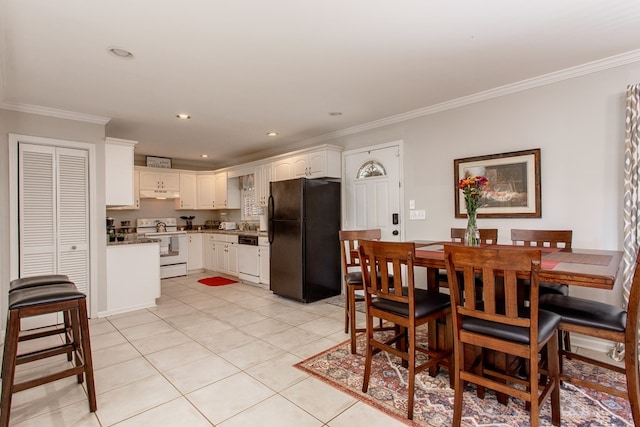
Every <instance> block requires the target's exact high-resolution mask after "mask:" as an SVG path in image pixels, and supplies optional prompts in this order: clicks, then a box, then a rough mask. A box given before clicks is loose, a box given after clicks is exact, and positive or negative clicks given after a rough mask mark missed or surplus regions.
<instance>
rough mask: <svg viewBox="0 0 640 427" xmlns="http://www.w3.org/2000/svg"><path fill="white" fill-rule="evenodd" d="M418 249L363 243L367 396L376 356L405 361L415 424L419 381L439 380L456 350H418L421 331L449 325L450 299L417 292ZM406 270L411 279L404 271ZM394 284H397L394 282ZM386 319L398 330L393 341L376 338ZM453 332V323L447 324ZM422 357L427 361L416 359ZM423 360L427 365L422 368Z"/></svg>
mask: <svg viewBox="0 0 640 427" xmlns="http://www.w3.org/2000/svg"><path fill="white" fill-rule="evenodd" d="M414 259H415V245H414V244H413V243H401V242H378V241H372V240H362V241H360V262H361V263H362V278H363V283H364V291H365V302H366V316H367V328H366V330H367V351H366V360H365V370H364V380H363V383H362V391H363V392H364V393H366V392H367V390H368V387H369V377H370V375H371V363H372V359H373V355H374V354H375V353H378V352H379V351H385V352H387V353H390V354H392V355H395V356H397V357H399V358H401V359H402V360H403V365H406V366H407V368H408V370H409V374H408V377H409V381H408V382H409V383H408V412H407V418H409V419H413V404H414V390H415V376H416V374H417V373H419V372H422V371H424V370H425V369H432V368H433V371H434V374H435V373H437V368H438V367H439V365H440V364H444V363H446V362H448V365H449V369H451V359H452V357H451V350H450V349H448V348H443V349H435V348H425V347H423V346H418V345H417V342H416V328H417V327H419V326H421V325H425V324H427V323H429V322H432V324H435V321H436V320H437V319H441V318H448V319H449V320H450V317H451V316H450V313H451V301H450V299H449V296H448V295H446V294H442V293H440V292H431V291H428V290H426V289H416V287H415V283H414V271H413V268H414V267H413V263H414ZM403 267H406V276H405V277H403V274H402V269H403ZM390 278H393V280H390ZM374 318H379V319H384V320H386V321H387V322H389V323H393V324H394V325H395V326H396V327H395V329H394V332H393V333H391V334H390V336H383V335H381V334H380V333H379V332H377V333H374V332H375V331H374V328H373V319H374ZM447 325H448V326H449V327H450V325H451V323H450V321H448V322H447ZM417 353H422V354H423V355H425V356H426V358H425V359H421V358H419V357H417V356H416V355H417ZM420 360H422V362H420Z"/></svg>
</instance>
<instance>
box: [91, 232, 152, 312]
mask: <svg viewBox="0 0 640 427" xmlns="http://www.w3.org/2000/svg"><path fill="white" fill-rule="evenodd" d="M156 298H160V244H159V243H143V244H124V245H112V246H107V312H106V313H101V316H109V315H112V314H117V313H125V312H127V311H133V310H140V309H141V308H146V307H153V306H154V305H156Z"/></svg>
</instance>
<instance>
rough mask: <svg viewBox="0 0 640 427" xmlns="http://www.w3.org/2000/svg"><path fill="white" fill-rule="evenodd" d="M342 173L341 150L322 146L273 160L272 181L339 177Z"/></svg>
mask: <svg viewBox="0 0 640 427" xmlns="http://www.w3.org/2000/svg"><path fill="white" fill-rule="evenodd" d="M341 175H342V150H341V148H340V147H334V146H330V145H327V146H324V147H322V148H319V149H315V150H310V151H304V152H299V153H297V154H295V155H292V156H290V157H285V158H282V159H278V160H275V161H274V162H273V176H272V181H283V180H286V179H293V178H340V177H341Z"/></svg>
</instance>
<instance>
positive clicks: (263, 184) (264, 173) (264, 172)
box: [253, 163, 272, 207]
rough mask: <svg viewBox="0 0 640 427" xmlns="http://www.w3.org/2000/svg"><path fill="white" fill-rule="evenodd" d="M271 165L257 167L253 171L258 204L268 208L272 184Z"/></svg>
mask: <svg viewBox="0 0 640 427" xmlns="http://www.w3.org/2000/svg"><path fill="white" fill-rule="evenodd" d="M271 171H272V168H271V163H265V164H263V165H259V166H256V167H255V169H254V171H253V179H254V185H255V191H256V198H255V200H256V204H257V205H258V206H262V207H266V206H267V201H268V199H269V183H270V182H271V180H272V178H271Z"/></svg>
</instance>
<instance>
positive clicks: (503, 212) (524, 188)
mask: <svg viewBox="0 0 640 427" xmlns="http://www.w3.org/2000/svg"><path fill="white" fill-rule="evenodd" d="M453 170H454V188H455V213H456V218H466V217H467V210H466V207H465V203H464V194H463V193H462V190H459V189H458V182H460V179H462V178H466V177H473V176H484V177H486V178H487V179H488V180H489V182H488V183H487V185H486V186H485V187H484V189H483V191H482V196H481V199H480V207H479V208H478V218H540V217H541V216H542V209H541V206H540V202H541V194H540V191H541V190H540V149H539V148H536V149H533V150H524V151H514V152H511V153H502V154H492V155H489V156H478V157H467V158H464V159H455V160H454V161H453Z"/></svg>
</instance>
